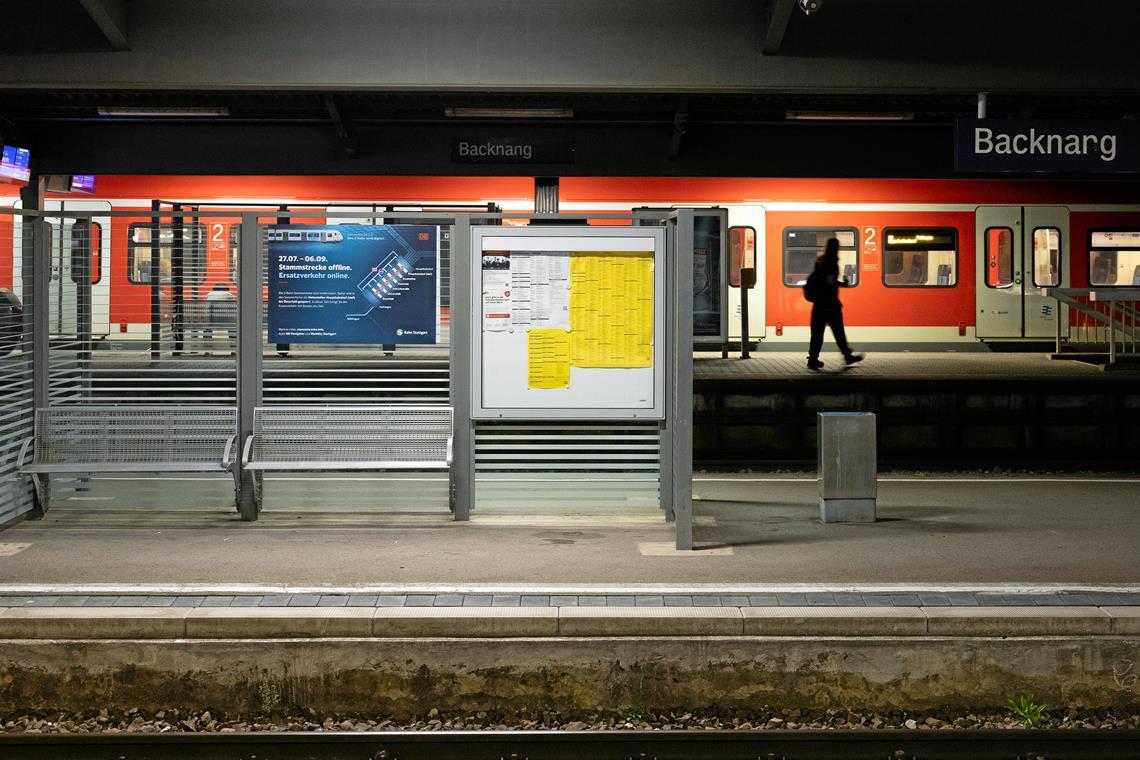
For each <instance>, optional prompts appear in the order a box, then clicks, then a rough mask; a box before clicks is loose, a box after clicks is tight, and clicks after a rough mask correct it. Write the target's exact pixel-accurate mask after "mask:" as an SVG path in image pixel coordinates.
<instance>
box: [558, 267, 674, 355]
mask: <svg viewBox="0 0 1140 760" xmlns="http://www.w3.org/2000/svg"><path fill="white" fill-rule="evenodd" d="M570 363H571V364H572V365H573V366H575V367H652V366H653V254H652V253H623V252H618V251H614V252H574V253H572V254H571V256H570Z"/></svg>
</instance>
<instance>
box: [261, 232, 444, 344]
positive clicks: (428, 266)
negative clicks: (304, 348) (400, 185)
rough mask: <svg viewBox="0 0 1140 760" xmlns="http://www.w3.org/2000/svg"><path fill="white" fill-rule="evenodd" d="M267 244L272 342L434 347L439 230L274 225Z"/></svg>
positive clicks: (269, 315) (436, 321) (437, 307)
mask: <svg viewBox="0 0 1140 760" xmlns="http://www.w3.org/2000/svg"><path fill="white" fill-rule="evenodd" d="M268 238H269V314H268V321H269V342H270V343H435V342H436V339H437V325H438V315H439V265H438V262H439V229H438V228H437V227H432V226H426V225H403V224H401V225H392V224H384V225H356V224H344V225H336V226H331V225H330V226H317V225H309V224H290V225H277V226H274V227H270V228H269V229H268Z"/></svg>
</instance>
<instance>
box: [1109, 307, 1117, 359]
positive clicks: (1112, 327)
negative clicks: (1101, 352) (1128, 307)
mask: <svg viewBox="0 0 1140 760" xmlns="http://www.w3.org/2000/svg"><path fill="white" fill-rule="evenodd" d="M1114 364H1116V301H1113V300H1111V299H1110V300H1109V302H1108V366H1110V367H1111V366H1112V365H1114Z"/></svg>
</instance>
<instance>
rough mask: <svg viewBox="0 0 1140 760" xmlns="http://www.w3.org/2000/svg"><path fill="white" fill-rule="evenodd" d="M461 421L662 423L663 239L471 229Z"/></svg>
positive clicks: (642, 232)
mask: <svg viewBox="0 0 1140 760" xmlns="http://www.w3.org/2000/svg"><path fill="white" fill-rule="evenodd" d="M471 240H472V257H473V262H474V263H473V266H472V270H473V275H474V276H473V277H472V303H473V304H474V306H475V311H476V318H475V319H474V320H473V322H472V336H471V337H472V347H473V351H472V379H473V383H472V416H473V417H474V418H481V419H498V418H532V419H533V418H551V417H554V418H574V419H630V418H637V419H662V418H663V417H664V406H665V404H664V397H665V394H664V381H665V368H664V366H663V365H664V361H663V357H664V355H665V352H664V350H663V349H664V346H665V230H664V229H657V228H646V227H630V228H615V227H608V228H607V227H595V228H591V227H580V226H574V227H527V228H522V227H520V228H511V227H506V228H504V227H497V226H496V227H490V226H488V227H475V228H473V229H472V233H471Z"/></svg>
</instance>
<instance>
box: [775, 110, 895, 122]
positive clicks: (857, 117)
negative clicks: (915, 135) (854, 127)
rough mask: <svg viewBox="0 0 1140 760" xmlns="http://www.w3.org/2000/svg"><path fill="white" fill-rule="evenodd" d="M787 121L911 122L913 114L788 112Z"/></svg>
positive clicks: (785, 115)
mask: <svg viewBox="0 0 1140 760" xmlns="http://www.w3.org/2000/svg"><path fill="white" fill-rule="evenodd" d="M784 118H785V119H787V120H788V121H912V120H913V119H914V114H913V113H905V112H896V113H877V112H873V111H869V112H865V113H864V112H844V111H788V112H787V113H786V114H784Z"/></svg>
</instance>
